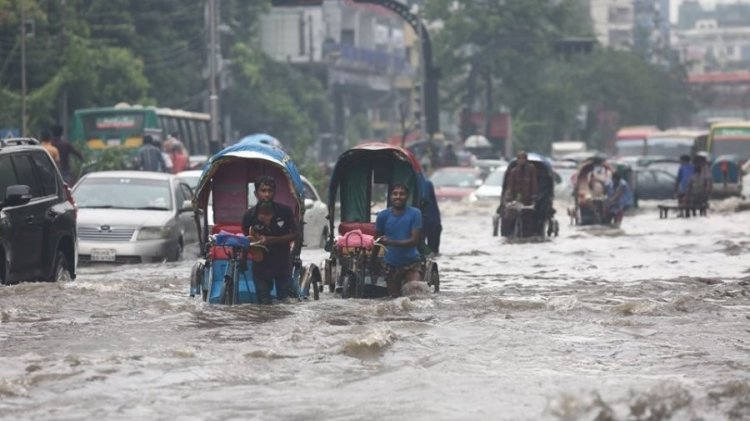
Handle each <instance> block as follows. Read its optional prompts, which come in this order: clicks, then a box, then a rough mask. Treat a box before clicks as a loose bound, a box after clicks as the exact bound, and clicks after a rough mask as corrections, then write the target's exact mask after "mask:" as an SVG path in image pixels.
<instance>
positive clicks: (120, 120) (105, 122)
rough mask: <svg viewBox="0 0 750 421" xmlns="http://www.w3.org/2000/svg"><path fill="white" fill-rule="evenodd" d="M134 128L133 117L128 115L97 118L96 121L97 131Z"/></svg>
mask: <svg viewBox="0 0 750 421" xmlns="http://www.w3.org/2000/svg"><path fill="white" fill-rule="evenodd" d="M135 127H136V122H135V117H134V116H129V115H118V116H107V117H98V118H97V119H96V129H97V130H107V129H132V128H135Z"/></svg>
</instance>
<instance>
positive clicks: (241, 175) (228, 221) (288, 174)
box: [193, 134, 305, 226]
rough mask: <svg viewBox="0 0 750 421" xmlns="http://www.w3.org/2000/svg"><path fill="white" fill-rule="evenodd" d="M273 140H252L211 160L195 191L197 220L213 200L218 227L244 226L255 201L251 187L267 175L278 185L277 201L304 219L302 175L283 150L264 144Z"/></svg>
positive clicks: (268, 138) (250, 137)
mask: <svg viewBox="0 0 750 421" xmlns="http://www.w3.org/2000/svg"><path fill="white" fill-rule="evenodd" d="M271 139H272V140H273V141H276V139H275V138H273V137H271V136H269V135H266V134H259V135H253V136H248V137H245V138H243V139H242V140H241V141H240V142H238V143H236V144H234V145H231V146H228V147H226V148H224V150H222V151H221V152H219V153H217V154H216V155H214V156H212V157H211V158H210V159H209V160H208V162H207V163H206V165H205V167H204V168H203V173H202V174H201V177H200V179H199V181H198V185H197V187H196V190H195V198H194V200H193V204H194V207H195V212H196V216H197V214H198V212H200V211H201V210H205V209H206V208H207V207H208V206H209V196H212V197H213V207H214V223H215V225H219V226H220V225H238V224H241V222H242V216H243V215H244V213H245V211H246V210H247V208H248V206H249V203H250V201H251V200H252V198H251V196H250V187H249V185H250V184H252V183H253V182H254V181H255V180H256V179H257V178H258V177H260V176H264V175H267V176H271V177H273V178H274V179H275V181H276V197H275V199H274V201H275V202H278V203H283V204H285V205H287V206H289V207H290V208H291V209H292V210H293V211H294V214H295V216H296V218H297V220H301V219H302V215H303V213H304V210H305V207H304V185H303V184H302V179H301V177H300V174H299V171H298V170H297V167H296V165H295V164H294V162H292V159H291V158H290V157H289V156H288V155H287V154H286V153H285V152H284V151H283V150H281V149H279V148H277V147H274V146H271V145H269V144H267V143H266V142H262V141H263V140H269V141H270V140H271ZM276 142H278V141H276Z"/></svg>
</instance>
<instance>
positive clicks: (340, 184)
mask: <svg viewBox="0 0 750 421" xmlns="http://www.w3.org/2000/svg"><path fill="white" fill-rule="evenodd" d="M373 183H377V184H385V185H388V186H389V187H390V186H392V185H393V184H395V183H403V184H405V185H406V186H407V187H409V191H410V202H411V204H412V206H419V202H420V199H421V198H422V195H423V194H424V192H425V188H424V183H425V179H424V175H423V173H422V168H421V166H420V165H419V162H418V161H417V160H416V158H415V157H414V155H412V153H411V152H409V151H408V150H406V149H404V148H401V147H398V146H393V145H389V144H386V143H379V142H373V143H365V144H362V145H358V146H355V147H354V148H352V149H349V150H347V151H346V152H344V153H343V154H341V155H340V156H339V158H338V160H337V161H336V165H335V166H334V168H333V172H332V174H331V181H330V184H329V188H328V209H329V215H334V210H335V205H336V199H337V193H339V191H340V194H341V197H340V200H341V221H356V222H370V203H371V199H372V191H371V190H372V184H373Z"/></svg>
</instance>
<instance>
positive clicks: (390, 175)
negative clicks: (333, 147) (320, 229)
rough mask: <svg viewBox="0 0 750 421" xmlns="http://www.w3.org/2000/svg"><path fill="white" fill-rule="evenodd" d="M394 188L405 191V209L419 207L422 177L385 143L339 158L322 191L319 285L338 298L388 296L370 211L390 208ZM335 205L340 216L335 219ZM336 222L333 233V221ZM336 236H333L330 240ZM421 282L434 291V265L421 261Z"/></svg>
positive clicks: (406, 155) (411, 161) (407, 156)
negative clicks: (324, 230)
mask: <svg viewBox="0 0 750 421" xmlns="http://www.w3.org/2000/svg"><path fill="white" fill-rule="evenodd" d="M395 183H401V184H405V185H406V186H408V188H409V192H410V194H409V205H410V206H413V207H417V208H419V207H420V204H421V202H422V194H423V192H424V183H425V180H424V176H423V174H422V169H421V167H420V165H419V162H417V160H416V159H415V158H414V156H413V155H412V154H411V152H409V151H408V150H406V149H403V148H400V147H398V146H391V145H389V144H386V143H377V142H375V143H366V144H362V145H358V146H356V147H354V148H352V149H349V150H348V151H346V152H344V153H343V154H341V156H339V158H338V160H337V162H336V165H335V166H334V168H333V172H332V174H331V181H330V184H329V189H328V215H329V230H328V232H329V238H328V241H327V243H326V250H327V251H329V252H330V256H329V257H328V258H327V259H326V260H325V262H324V266H323V283H324V284H326V285H328V289H329V291H330V292H336V293H338V294H339V295H340V296H341V297H343V298H376V297H384V296H387V295H388V290H387V288H386V283H385V275H384V273H383V271H382V270H381V268H382V266H383V255H384V247H382V246H379V245H378V244H377V239H376V238H375V236H376V231H375V222H374V221H375V218H376V215H377V212H374V210H373V206H374V205H375V204H376V203H380V204H382V203H385V205H386V206H389V205H390V198H389V197H388V192H389V190H390V187H391V186H392V185H393V184H395ZM337 202H340V207H341V209H340V212H339V213H336V206H337ZM337 219H338V220H339V223H338V227H335V224H336V223H335V221H336V220H337ZM336 233H338V236H336ZM421 264H422V265H423V273H424V278H423V280H424V282H425V283H426V284H427V285H428V286H429V287H430V288H431V289H432V290H433V291H434V292H437V291H439V289H440V276H439V273H438V265H437V263H435V262H434V261H432V260H430V259H427V258H425V257H423V258H422V262H421Z"/></svg>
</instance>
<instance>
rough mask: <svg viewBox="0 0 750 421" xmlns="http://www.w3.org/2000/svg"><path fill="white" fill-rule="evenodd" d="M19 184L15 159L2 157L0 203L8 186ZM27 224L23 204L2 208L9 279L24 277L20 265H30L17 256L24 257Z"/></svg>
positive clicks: (1, 237)
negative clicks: (24, 218)
mask: <svg viewBox="0 0 750 421" xmlns="http://www.w3.org/2000/svg"><path fill="white" fill-rule="evenodd" d="M17 184H18V179H17V178H16V171H15V169H14V167H13V161H12V159H11V157H10V155H8V156H3V157H0V203H4V202H5V193H6V191H7V190H8V187H10V186H14V185H17ZM25 228H26V224H25V222H24V221H23V209H22V206H17V207H13V208H11V207H3V208H2V209H0V247H2V249H3V250H5V259H6V262H5V263H6V265H7V266H6V270H7V274H8V276H9V279H7V281H15V280H16V279H22V278H21V276H24V275H25V274H23V273H21V272H20V271H21V269H20V268H19V266H23V267H28V266H27V265H26V264H23V265H19V262H18V260H17V258H16V256H19V257H23V253H22V250H19V248H20V247H21V245H22V243H23V244H25V243H26V241H23V240H24V238H23V237H24V236H25V235H26V231H25Z"/></svg>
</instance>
